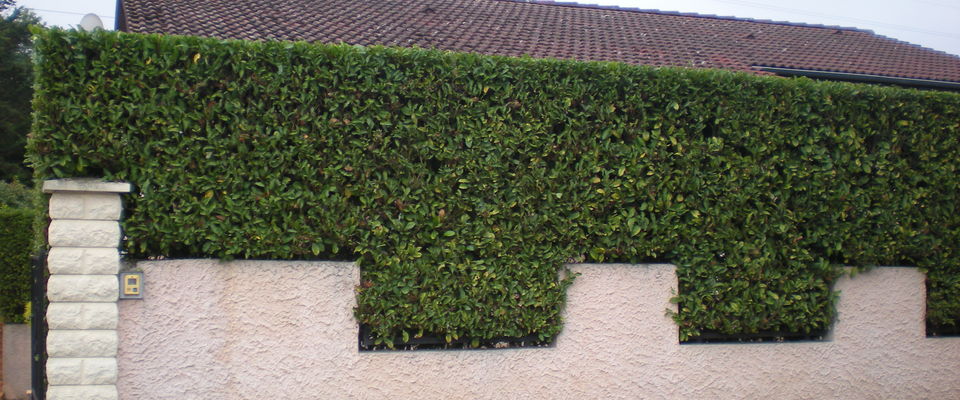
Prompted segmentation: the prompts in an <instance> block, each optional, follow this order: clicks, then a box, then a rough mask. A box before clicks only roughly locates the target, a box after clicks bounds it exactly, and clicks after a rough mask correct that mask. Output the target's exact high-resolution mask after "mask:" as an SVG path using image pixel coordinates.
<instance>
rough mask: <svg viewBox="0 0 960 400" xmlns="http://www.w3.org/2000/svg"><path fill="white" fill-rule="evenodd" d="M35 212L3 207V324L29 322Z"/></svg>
mask: <svg viewBox="0 0 960 400" xmlns="http://www.w3.org/2000/svg"><path fill="white" fill-rule="evenodd" d="M33 224H34V212H33V211H31V210H28V209H17V208H2V207H0V321H3V322H7V323H25V322H29V319H26V318H27V317H26V315H25V314H26V313H25V307H26V305H27V303H28V302H30V279H31V278H30V268H31V267H30V254H31V253H32V251H33V239H34V237H33V236H34V235H33Z"/></svg>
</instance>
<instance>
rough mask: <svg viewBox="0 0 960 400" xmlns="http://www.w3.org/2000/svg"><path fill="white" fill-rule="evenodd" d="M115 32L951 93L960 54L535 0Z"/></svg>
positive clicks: (408, 5)
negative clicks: (705, 71)
mask: <svg viewBox="0 0 960 400" xmlns="http://www.w3.org/2000/svg"><path fill="white" fill-rule="evenodd" d="M116 28H117V29H118V30H120V31H126V32H138V33H162V34H177V35H196V36H211V37H218V38H225V39H248V40H259V39H266V40H303V41H309V42H324V43H339V42H343V43H347V44H357V45H386V46H418V47H423V48H437V49H442V50H452V51H460V52H474V53H482V54H496V55H504V56H522V55H529V56H532V57H537V58H562V59H577V60H594V61H620V62H626V63H632V64H643V65H652V66H681V67H694V68H719V69H726V70H734V71H744V72H749V73H754V74H776V75H783V76H808V77H812V78H820V79H832V80H845V81H863V82H872V83H886V84H897V85H903V86H912V87H925V88H937V89H942V90H960V57H958V56H955V55H951V54H947V53H944V52H940V51H936V50H932V49H928V48H924V47H921V46H917V45H913V44H910V43H906V42H901V41H898V40H895V39H891V38H887V37H883V36H880V35H877V34H874V33H873V32H870V31H867V30H860V29H855V28H845V27H836V26H822V25H809V24H798V23H789V22H774V21H765V20H750V19H738V18H731V17H718V16H713V15H698V14H686V13H675V12H662V11H656V10H639V9H625V8H618V7H604V6H594V5H580V4H574V3H557V2H552V1H542V0H527V1H524V0H444V1H435V0H428V1H423V0H371V1H356V0H292V1H283V2H269V1H261V0H236V1H228V2H227V1H215V2H212V1H204V0H118V4H117V25H116Z"/></svg>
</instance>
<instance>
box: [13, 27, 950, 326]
mask: <svg viewBox="0 0 960 400" xmlns="http://www.w3.org/2000/svg"><path fill="white" fill-rule="evenodd" d="M38 35H39V41H38V43H37V53H38V68H37V71H38V76H37V78H36V79H37V85H38V87H37V91H36V98H35V103H34V106H35V113H36V122H35V126H34V133H33V136H32V138H31V141H30V144H29V148H30V152H31V155H30V158H31V160H32V162H33V165H34V167H35V168H36V170H37V173H38V174H39V176H40V177H41V178H49V177H74V176H99V177H103V178H105V179H108V180H126V181H130V182H132V183H133V184H134V185H135V186H136V189H137V190H136V193H135V194H133V195H130V196H128V197H127V198H126V200H125V201H126V210H127V212H126V219H125V220H124V221H123V228H124V230H125V232H126V239H125V242H124V250H125V251H126V252H127V253H128V254H129V256H131V257H139V258H150V257H218V258H224V259H229V258H269V259H349V260H357V261H358V262H359V265H360V266H361V268H362V276H361V282H360V284H359V285H358V287H357V289H356V293H357V308H356V316H357V318H358V320H359V321H360V322H361V323H363V324H366V325H367V326H368V327H370V329H371V332H372V333H373V335H374V336H375V337H376V338H377V339H378V340H380V341H381V342H383V343H386V344H387V345H393V344H394V343H396V342H397V341H402V340H405V339H409V338H412V337H418V336H423V335H430V336H439V337H441V338H446V339H447V340H448V341H450V340H454V339H458V338H459V339H461V340H462V339H463V338H470V339H485V338H492V337H502V336H507V337H522V336H527V335H531V334H533V335H538V336H539V337H540V338H541V339H542V340H544V341H547V340H549V339H550V338H552V337H553V336H555V335H556V334H557V333H558V332H559V331H560V329H561V325H562V324H561V319H560V312H561V310H562V308H563V303H564V293H565V289H566V288H567V287H568V285H569V284H570V283H571V280H572V279H573V278H574V277H572V276H570V275H568V274H564V273H563V272H564V267H563V265H564V263H567V262H579V261H586V262H644V261H651V260H654V261H668V262H672V263H675V264H676V265H677V266H678V275H679V292H678V293H677V296H676V298H675V299H674V300H675V301H676V302H677V303H678V312H677V313H676V314H675V315H674V318H675V320H676V322H677V323H678V324H679V326H680V332H681V338H682V339H686V338H689V337H692V336H696V335H698V334H700V333H702V332H722V333H753V332H761V331H789V332H809V331H816V330H819V329H822V328H824V327H826V326H828V325H829V324H830V323H831V321H832V319H833V315H834V304H835V301H836V298H837V295H836V293H834V292H833V291H832V290H831V285H832V283H833V282H834V280H835V279H836V278H837V277H838V276H839V273H840V269H839V266H841V265H853V266H871V265H915V266H918V267H921V268H923V269H924V270H925V271H927V272H928V274H929V290H928V295H929V299H928V305H929V312H928V314H927V315H928V318H929V321H930V322H931V324H934V325H950V324H956V323H957V321H958V320H960V300H958V299H960V296H958V295H960V278H958V277H960V252H958V246H960V210H958V207H960V198H958V197H960V188H958V181H960V180H958V178H957V172H958V171H957V167H958V165H960V146H958V137H960V122H958V121H960V96H958V95H957V94H955V93H946V92H935V91H926V92H922V91H916V90H905V89H898V88H889V87H876V86H865V85H856V84H845V83H830V82H814V81H811V80H806V79H798V80H792V79H782V78H776V77H760V76H750V75H746V74H739V73H731V72H723V71H709V70H688V69H670V68H659V69H658V68H647V67H639V66H631V65H624V64H617V63H584V62H574V61H560V60H534V59H529V58H502V57H493V56H483V55H476V54H457V53H449V52H440V51H433V50H423V49H404V48H382V47H356V46H346V45H315V44H306V43H289V42H240V41H220V40H216V39H205V38H193V37H176V36H155V35H137V34H124V33H113V32H95V33H78V32H66V31H61V30H48V31H43V32H38ZM306 290H308V291H309V288H306ZM474 343H476V342H475V341H474Z"/></svg>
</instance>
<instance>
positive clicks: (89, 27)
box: [80, 13, 103, 32]
mask: <svg viewBox="0 0 960 400" xmlns="http://www.w3.org/2000/svg"><path fill="white" fill-rule="evenodd" d="M80 29H82V30H85V31H87V32H91V31H93V30H94V29H103V21H101V20H100V17H98V16H97V14H94V13H90V14H87V15H84V16H83V19H81V20H80Z"/></svg>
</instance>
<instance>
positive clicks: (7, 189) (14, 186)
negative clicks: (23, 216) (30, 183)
mask: <svg viewBox="0 0 960 400" xmlns="http://www.w3.org/2000/svg"><path fill="white" fill-rule="evenodd" d="M34 200H35V194H34V191H33V189H30V188H28V187H26V186H24V185H23V184H22V183H20V182H17V181H13V182H0V209H3V208H31V207H33V205H34Z"/></svg>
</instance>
